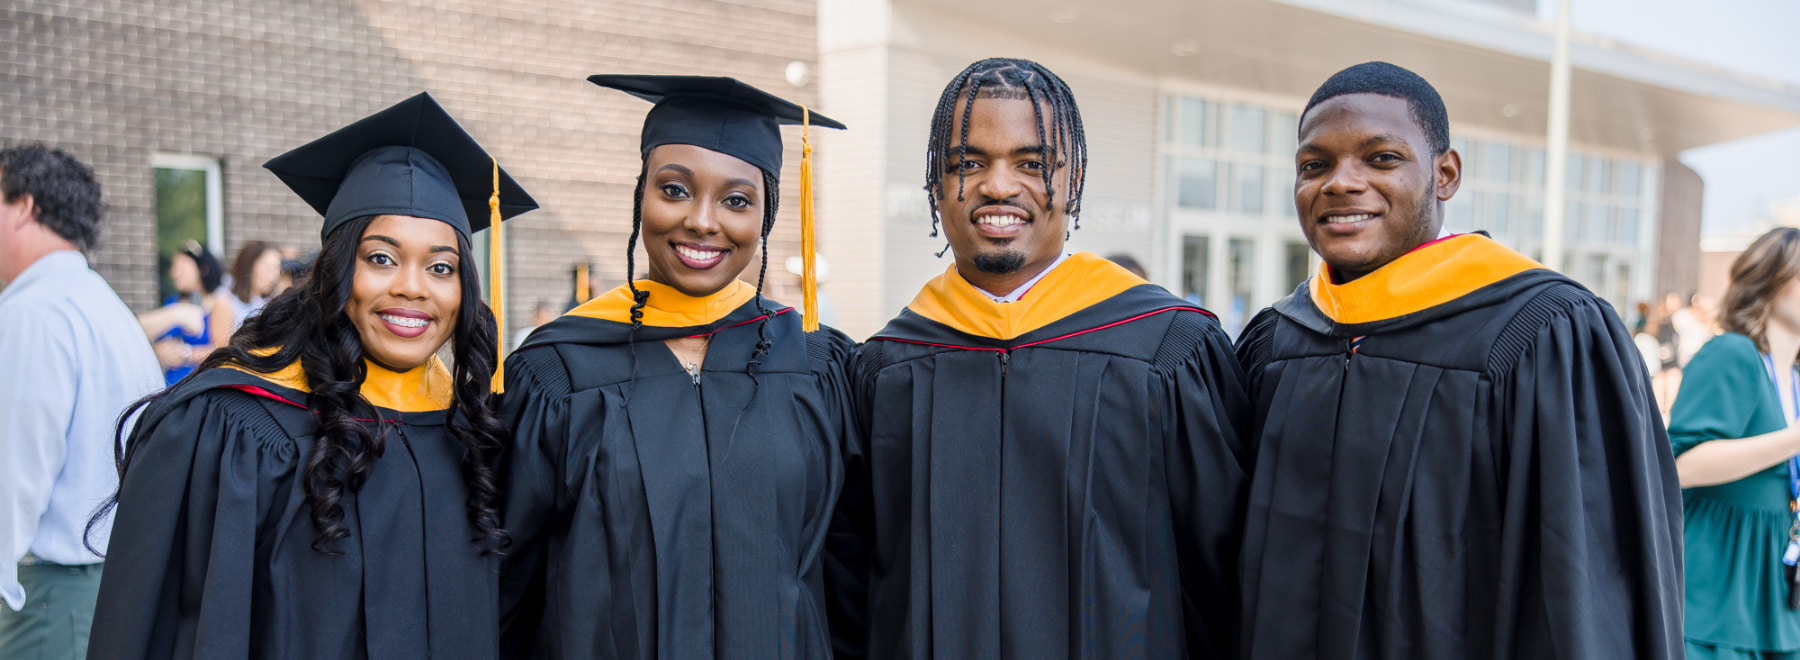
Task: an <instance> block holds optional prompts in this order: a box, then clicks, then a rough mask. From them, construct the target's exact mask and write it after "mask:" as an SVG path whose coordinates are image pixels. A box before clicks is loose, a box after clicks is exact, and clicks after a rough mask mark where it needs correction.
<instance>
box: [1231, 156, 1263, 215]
mask: <svg viewBox="0 0 1800 660" xmlns="http://www.w3.org/2000/svg"><path fill="white" fill-rule="evenodd" d="M1231 169H1232V171H1233V172H1234V173H1235V178H1236V179H1237V186H1236V187H1235V188H1234V189H1233V192H1232V197H1234V199H1233V200H1232V204H1231V210H1233V211H1240V212H1243V213H1249V214H1252V215H1261V214H1262V210H1263V168H1262V167H1260V166H1256V165H1232V166H1231Z"/></svg>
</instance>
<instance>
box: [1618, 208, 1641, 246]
mask: <svg viewBox="0 0 1800 660" xmlns="http://www.w3.org/2000/svg"><path fill="white" fill-rule="evenodd" d="M1613 222H1614V223H1615V224H1617V225H1618V227H1619V229H1618V233H1617V234H1615V235H1614V238H1613V240H1616V241H1618V242H1619V243H1622V244H1625V245H1637V240H1638V212H1637V209H1634V208H1628V207H1623V206H1617V207H1613Z"/></svg>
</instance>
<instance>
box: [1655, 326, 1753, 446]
mask: <svg viewBox="0 0 1800 660" xmlns="http://www.w3.org/2000/svg"><path fill="white" fill-rule="evenodd" d="M1767 373H1768V372H1767V370H1766V369H1765V367H1763V365H1762V363H1761V361H1760V357H1759V356H1758V355H1757V353H1756V345H1755V344H1753V343H1751V342H1750V339H1749V338H1748V337H1744V336H1742V335H1721V336H1718V337H1714V338H1713V339H1712V341H1709V342H1707V343H1706V346H1704V347H1702V348H1701V349H1700V352H1698V353H1695V354H1694V358H1693V359H1692V360H1691V361H1689V362H1688V365H1687V368H1685V369H1683V370H1682V374H1681V392H1680V393H1679V394H1678V395H1677V396H1676V397H1675V407H1674V409H1673V410H1670V411H1669V442H1670V443H1672V444H1673V445H1674V450H1675V455H1676V456H1680V455H1681V454H1682V453H1683V452H1686V451H1687V450H1689V449H1693V448H1694V447H1695V446H1696V445H1699V444H1700V443H1702V442H1706V441H1708V440H1728V439H1737V438H1743V437H1747V436H1751V435H1754V434H1752V433H1750V417H1751V415H1752V414H1753V413H1755V412H1756V408H1755V404H1754V402H1755V400H1756V394H1755V393H1756V392H1758V391H1761V390H1762V389H1763V388H1764V387H1765V385H1766V384H1767V383H1768V382H1769V381H1768V376H1767Z"/></svg>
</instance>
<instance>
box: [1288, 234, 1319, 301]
mask: <svg viewBox="0 0 1800 660" xmlns="http://www.w3.org/2000/svg"><path fill="white" fill-rule="evenodd" d="M1282 249H1283V251H1285V252H1286V254H1285V255H1283V257H1284V258H1285V260H1286V262H1287V263H1286V264H1285V265H1286V266H1287V268H1286V271H1287V288H1286V289H1282V292H1283V293H1286V292H1289V291H1293V290H1295V289H1298V288H1300V283H1302V282H1305V281H1306V278H1307V276H1308V275H1311V274H1312V247H1311V246H1308V245H1307V244H1306V241H1288V242H1287V244H1286V245H1284V246H1282Z"/></svg>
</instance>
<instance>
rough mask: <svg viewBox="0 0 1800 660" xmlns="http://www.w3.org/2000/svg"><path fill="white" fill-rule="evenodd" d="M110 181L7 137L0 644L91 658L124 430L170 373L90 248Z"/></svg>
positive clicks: (2, 207) (59, 154)
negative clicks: (103, 186) (94, 263)
mask: <svg viewBox="0 0 1800 660" xmlns="http://www.w3.org/2000/svg"><path fill="white" fill-rule="evenodd" d="M102 214H103V207H102V202H101V199H100V184H99V182H97V181H96V180H95V179H94V173H93V171H92V170H89V169H88V168H87V166H86V165H83V164H81V163H80V162H79V161H77V160H75V158H74V157H73V156H70V155H69V154H67V153H64V152H63V151H62V150H60V149H50V148H46V147H44V146H43V145H38V144H33V145H25V146H15V147H10V148H6V149H0V282H3V283H4V284H5V288H4V289H0V600H4V601H5V606H4V607H0V658H48V659H58V660H60V659H62V658H70V659H75V658H83V657H85V656H86V655H87V638H88V625H89V623H90V622H91V621H92V620H93V615H94V598H95V596H96V595H97V594H98V592H99V589H100V556H99V555H96V554H94V553H93V552H92V551H90V550H89V547H88V545H87V542H88V541H91V542H92V547H93V548H97V549H102V550H104V548H105V547H106V540H107V533H108V532H109V531H110V530H111V528H112V521H111V519H102V520H98V521H95V523H96V524H95V525H94V526H93V529H92V530H91V532H90V530H89V529H88V522H89V516H91V515H92V514H93V513H94V511H95V510H96V509H97V508H98V507H99V506H100V505H101V504H102V503H103V502H105V501H106V499H107V498H109V497H111V496H112V494H113V492H114V490H115V489H116V488H117V487H118V472H117V469H116V468H115V467H114V463H113V455H114V454H113V438H114V435H113V432H114V425H115V424H116V423H117V422H118V420H119V415H120V413H122V412H124V410H125V408H126V407H127V406H128V405H130V404H131V402H133V401H135V400H137V399H138V398H141V397H143V396H145V395H147V394H150V393H151V392H154V391H156V390H157V389H159V388H161V387H162V384H163V379H162V370H161V369H160V368H158V367H157V364H156V356H155V355H154V354H153V353H152V352H151V350H150V342H149V341H147V340H146V339H145V338H144V333H143V330H142V329H141V328H139V326H138V322H137V318H136V317H134V316H132V314H131V310H129V309H126V307H125V303H123V302H121V301H120V300H119V296H118V294H116V293H113V290H112V288H111V287H109V286H107V284H106V281H105V280H103V279H101V278H100V275H99V274H98V273H95V272H94V271H93V270H91V269H89V268H88V263H87V258H86V257H85V256H83V253H84V252H86V251H87V250H89V249H92V248H93V247H94V244H95V242H96V241H97V240H98V238H99V236H100V226H101V218H102Z"/></svg>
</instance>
